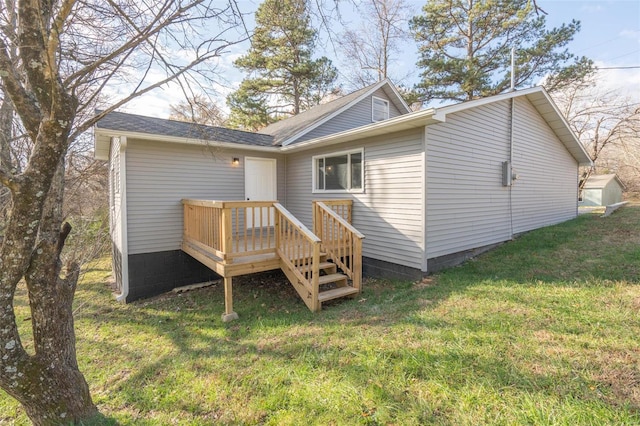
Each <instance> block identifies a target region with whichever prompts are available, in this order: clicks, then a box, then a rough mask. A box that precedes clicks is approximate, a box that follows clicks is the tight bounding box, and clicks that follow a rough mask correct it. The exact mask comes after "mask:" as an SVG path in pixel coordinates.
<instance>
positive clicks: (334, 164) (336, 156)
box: [313, 149, 364, 192]
mask: <svg viewBox="0 0 640 426" xmlns="http://www.w3.org/2000/svg"><path fill="white" fill-rule="evenodd" d="M363 154H364V150H363V149H358V150H354V151H347V152H338V153H332V154H327V155H318V156H315V157H313V177H314V178H313V181H314V182H313V190H314V192H348V191H355V192H359V191H362V189H363V182H364V179H363V178H364V175H363V173H364V167H363V159H364V155H363Z"/></svg>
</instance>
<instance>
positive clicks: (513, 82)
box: [508, 47, 516, 238]
mask: <svg viewBox="0 0 640 426" xmlns="http://www.w3.org/2000/svg"><path fill="white" fill-rule="evenodd" d="M515 90H516V48H515V47H512V48H511V90H510V91H511V92H515ZM515 113H516V100H515V98H511V117H510V121H511V123H510V124H509V170H508V173H509V174H510V176H509V182H510V185H509V224H510V227H511V228H510V229H511V232H510V234H511V238H513V200H512V198H511V197H512V192H513V138H514V136H513V134H514V131H513V123H514V120H515Z"/></svg>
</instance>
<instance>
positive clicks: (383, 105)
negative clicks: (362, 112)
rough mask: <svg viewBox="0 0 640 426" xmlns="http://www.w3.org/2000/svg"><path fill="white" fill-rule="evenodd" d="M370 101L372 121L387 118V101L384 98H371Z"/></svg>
mask: <svg viewBox="0 0 640 426" xmlns="http://www.w3.org/2000/svg"><path fill="white" fill-rule="evenodd" d="M372 101H373V102H372V103H371V106H372V108H371V119H372V120H373V121H382V120H386V119H387V118H389V101H388V100H386V99H381V98H376V97H375V96H374V97H373V98H372Z"/></svg>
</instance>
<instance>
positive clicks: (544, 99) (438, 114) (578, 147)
mask: <svg viewBox="0 0 640 426" xmlns="http://www.w3.org/2000/svg"><path fill="white" fill-rule="evenodd" d="M520 96H525V97H526V98H527V99H528V100H529V102H531V104H532V105H533V106H534V107H535V109H536V110H537V111H538V113H539V114H540V115H541V116H542V118H543V119H544V121H545V122H546V123H547V125H548V126H549V127H550V128H551V129H552V130H553V132H554V133H555V135H556V136H557V137H558V139H560V141H561V142H562V143H563V145H564V146H565V147H566V148H567V150H568V151H569V152H570V153H571V155H572V156H573V158H575V159H576V160H577V161H578V163H579V164H580V165H581V166H590V165H591V164H592V161H591V157H589V154H587V151H585V149H584V146H582V143H581V142H580V141H579V140H578V137H577V136H576V135H575V134H574V133H573V131H572V130H571V127H569V123H568V122H567V120H566V119H565V118H564V116H563V115H562V113H561V112H560V110H559V109H558V107H557V106H556V104H555V102H553V100H552V99H551V97H550V96H549V94H548V93H547V91H546V90H545V89H544V88H543V87H541V86H536V87H531V88H528V89H522V90H514V91H511V92H506V93H502V94H499V95H495V96H490V97H487V98H481V99H475V100H472V101H466V102H462V103H459V104H454V105H449V106H445V107H441V108H437V109H434V110H433V117H434V118H435V119H439V120H442V121H445V120H446V116H447V115H448V114H453V113H455V112H458V111H464V110H465V109H469V108H474V107H478V106H481V105H486V104H489V103H493V102H499V101H503V100H506V99H512V98H517V97H520Z"/></svg>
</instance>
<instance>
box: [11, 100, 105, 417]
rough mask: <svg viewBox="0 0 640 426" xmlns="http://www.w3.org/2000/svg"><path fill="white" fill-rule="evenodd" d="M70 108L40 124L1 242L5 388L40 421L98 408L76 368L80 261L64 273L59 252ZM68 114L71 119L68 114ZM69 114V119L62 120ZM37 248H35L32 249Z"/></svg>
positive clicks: (63, 232)
mask: <svg viewBox="0 0 640 426" xmlns="http://www.w3.org/2000/svg"><path fill="white" fill-rule="evenodd" d="M68 102H69V104H70V105H69V107H70V110H69V111H62V112H59V114H58V115H57V117H60V119H52V120H49V121H46V122H44V123H43V124H42V125H41V126H40V129H39V130H40V131H39V134H38V138H37V142H36V148H35V149H34V153H33V155H32V157H31V159H30V162H29V166H28V167H27V169H26V170H25V172H24V174H23V175H22V178H21V179H17V180H16V182H9V183H10V184H11V187H10V188H11V189H12V195H13V206H12V209H11V213H10V216H9V224H8V226H7V230H6V233H5V239H4V241H3V245H2V251H1V253H0V254H1V255H2V256H1V259H2V261H3V263H2V266H3V268H2V269H1V271H2V277H1V284H0V303H1V305H0V355H1V358H2V361H1V363H2V366H3V369H2V371H0V386H1V387H2V388H3V389H4V390H6V391H7V392H8V393H9V394H10V395H11V396H13V397H14V398H16V399H17V400H18V401H20V402H21V403H22V405H23V406H24V408H25V411H26V413H27V415H28V416H29V418H30V419H31V421H32V422H33V423H34V424H36V425H54V424H61V423H69V422H72V423H75V422H79V421H82V420H85V419H88V418H90V417H92V416H94V415H95V414H97V413H98V411H97V408H96V406H95V405H94V404H93V401H92V400H91V397H90V394H89V387H88V385H87V383H86V381H85V379H84V377H83V375H82V373H80V371H79V369H78V364H77V361H76V355H75V334H74V326H73V313H72V303H73V296H74V292H75V288H76V283H77V280H78V265H67V268H66V269H67V270H66V271H65V277H64V278H62V277H61V276H60V274H61V272H62V265H61V261H60V254H61V251H62V248H63V247H64V242H65V240H66V238H67V236H68V235H69V232H70V231H71V227H70V226H69V225H68V224H65V225H62V211H61V209H62V194H63V182H64V154H65V152H66V146H67V143H66V139H67V137H68V133H69V129H70V124H66V125H65V126H63V125H62V123H71V121H72V117H73V112H72V111H73V108H74V107H75V105H73V100H72V99H68ZM69 115H70V116H71V117H69ZM62 117H64V119H62ZM32 247H35V248H34V249H32ZM23 276H24V278H25V280H26V283H27V288H28V290H29V303H30V307H31V313H32V327H33V335H34V342H35V355H33V356H30V355H29V354H27V353H26V351H25V350H24V348H23V346H22V344H21V342H20V337H19V335H18V331H17V326H16V321H15V315H14V313H13V308H12V306H13V295H14V292H15V288H16V286H17V284H18V282H19V280H20V279H21V278H22V277H23Z"/></svg>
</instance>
